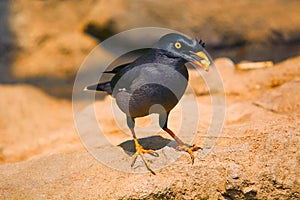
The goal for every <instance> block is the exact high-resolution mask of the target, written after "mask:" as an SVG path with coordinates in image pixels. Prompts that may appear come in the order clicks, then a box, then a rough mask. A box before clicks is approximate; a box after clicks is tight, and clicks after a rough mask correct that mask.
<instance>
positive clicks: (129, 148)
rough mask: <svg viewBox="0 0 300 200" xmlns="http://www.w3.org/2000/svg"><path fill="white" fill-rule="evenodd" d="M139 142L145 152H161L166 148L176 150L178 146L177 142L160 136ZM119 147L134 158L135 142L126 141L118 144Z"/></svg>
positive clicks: (142, 139) (146, 138) (141, 139)
mask: <svg viewBox="0 0 300 200" xmlns="http://www.w3.org/2000/svg"><path fill="white" fill-rule="evenodd" d="M138 141H139V143H140V145H142V146H143V148H144V149H145V150H147V149H152V150H159V149H162V148H164V147H166V146H168V147H173V148H175V147H177V145H178V144H177V142H176V141H174V140H170V139H166V138H163V137H161V136H159V135H156V136H150V137H145V138H140V139H138ZM118 146H120V147H121V148H122V149H123V150H124V152H125V153H126V154H128V155H130V156H132V155H133V154H134V153H135V152H136V150H135V144H134V141H133V140H126V141H125V142H122V143H121V144H118Z"/></svg>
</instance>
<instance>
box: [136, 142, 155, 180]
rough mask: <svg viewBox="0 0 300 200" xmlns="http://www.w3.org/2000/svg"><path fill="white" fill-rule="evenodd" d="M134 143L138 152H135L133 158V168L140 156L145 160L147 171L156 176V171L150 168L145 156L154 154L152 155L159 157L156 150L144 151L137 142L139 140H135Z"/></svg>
mask: <svg viewBox="0 0 300 200" xmlns="http://www.w3.org/2000/svg"><path fill="white" fill-rule="evenodd" d="M134 143H135V150H136V152H135V154H134V155H133V157H132V162H131V167H133V165H134V163H135V161H136V159H137V157H138V155H140V156H141V158H142V159H143V161H144V163H145V165H146V167H147V169H148V170H149V171H150V172H151V173H152V174H154V175H156V174H155V172H154V170H153V169H152V168H151V167H150V164H149V163H148V161H147V160H146V159H145V156H144V154H145V153H149V154H152V155H154V156H157V153H156V152H155V151H154V150H152V149H147V150H146V149H144V148H143V146H142V145H140V144H139V143H138V140H137V139H134Z"/></svg>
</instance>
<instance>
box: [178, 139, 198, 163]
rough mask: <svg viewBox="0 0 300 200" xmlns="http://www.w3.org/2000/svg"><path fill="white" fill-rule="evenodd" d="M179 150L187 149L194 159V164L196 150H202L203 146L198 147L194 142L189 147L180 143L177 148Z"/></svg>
mask: <svg viewBox="0 0 300 200" xmlns="http://www.w3.org/2000/svg"><path fill="white" fill-rule="evenodd" d="M176 149H177V150H179V151H186V152H187V153H189V154H190V156H191V159H192V164H194V160H195V156H194V151H198V150H199V149H201V150H202V148H201V147H198V146H197V145H195V144H193V146H191V147H187V146H186V145H185V144H183V145H179V146H177V148H176Z"/></svg>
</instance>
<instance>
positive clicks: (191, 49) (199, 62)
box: [156, 33, 212, 71]
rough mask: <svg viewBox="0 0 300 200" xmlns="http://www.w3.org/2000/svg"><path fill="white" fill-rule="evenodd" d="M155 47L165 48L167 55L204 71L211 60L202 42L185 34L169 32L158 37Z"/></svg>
mask: <svg viewBox="0 0 300 200" xmlns="http://www.w3.org/2000/svg"><path fill="white" fill-rule="evenodd" d="M156 46H157V48H159V49H162V50H165V51H166V54H167V56H168V57H172V58H182V59H184V60H185V61H186V62H191V63H193V64H195V65H196V66H198V67H201V68H203V69H204V70H205V71H208V70H209V66H210V65H211V64H212V60H211V59H210V58H209V55H208V54H207V53H206V51H205V50H204V43H202V41H198V40H195V39H190V38H188V37H186V36H183V35H180V34H177V33H169V34H167V35H164V36H163V37H161V38H160V40H159V41H158V43H157V45H156Z"/></svg>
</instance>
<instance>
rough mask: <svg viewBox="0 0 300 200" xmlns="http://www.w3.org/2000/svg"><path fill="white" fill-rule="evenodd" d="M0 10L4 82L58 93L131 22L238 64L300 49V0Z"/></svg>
mask: <svg viewBox="0 0 300 200" xmlns="http://www.w3.org/2000/svg"><path fill="white" fill-rule="evenodd" d="M0 9H1V10H0V35H1V37H0V82H1V83H5V84H12V83H28V84H30V85H35V86H37V87H39V88H41V89H43V90H44V91H46V92H47V93H49V94H50V95H53V96H55V97H59V98H67V99H70V97H71V87H72V84H73V80H74V77H75V75H76V72H77V69H78V68H79V67H80V65H81V63H82V62H83V60H84V58H85V56H87V54H88V53H89V52H90V51H91V50H92V49H93V48H94V47H95V46H96V45H97V44H98V43H99V42H101V41H102V40H104V39H106V38H108V37H109V36H111V35H114V34H117V33H119V32H121V31H124V30H127V29H131V28H137V27H145V26H157V27H163V28H170V29H174V30H177V31H180V32H183V33H185V34H187V35H189V36H191V37H196V38H199V39H202V40H203V41H205V43H206V46H207V50H208V51H209V52H210V53H211V55H212V56H213V57H214V58H218V57H229V58H230V59H232V60H233V61H234V62H239V61H242V60H250V61H264V60H272V61H274V62H279V61H282V60H284V59H286V58H289V57H291V56H295V55H297V54H298V53H299V47H300V14H299V13H300V2H299V1H297V0H289V1H285V0H266V1H260V0H244V1H238V2H233V1H230V0H218V1H208V0H201V1H184V0H176V1H173V2H172V3H170V2H165V1H150V0H149V1H148V0H145V1H138V0H133V1H129V0H112V1H109V2H106V1H101V0H87V1H80V0H78V1H59V0H53V1H40V0H36V1H32V2H31V3H30V4H28V2H27V1H26V0H16V1H9V0H2V1H1V2H0ZM145 37H147V36H145Z"/></svg>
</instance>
